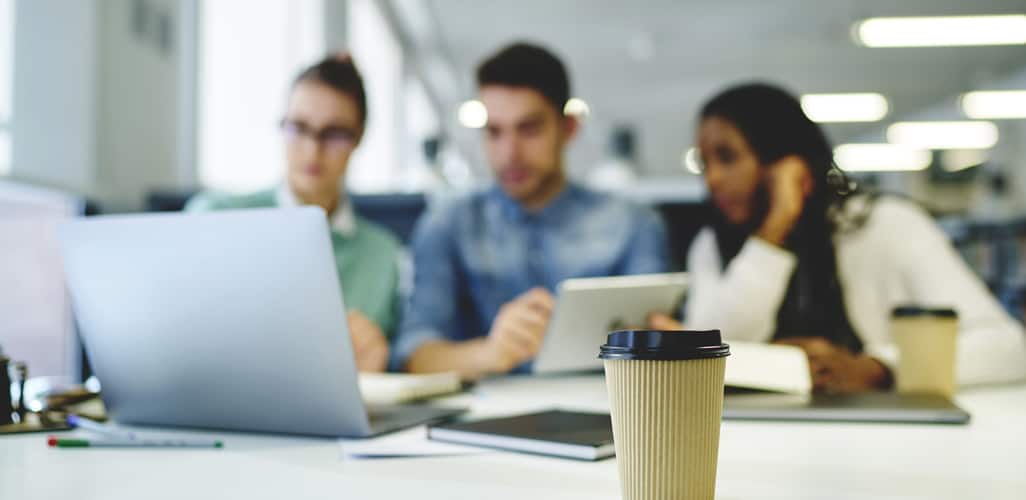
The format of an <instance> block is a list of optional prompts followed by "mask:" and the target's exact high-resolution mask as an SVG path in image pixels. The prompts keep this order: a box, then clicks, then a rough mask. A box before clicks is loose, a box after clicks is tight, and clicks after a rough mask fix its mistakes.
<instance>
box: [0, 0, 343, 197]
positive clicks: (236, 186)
mask: <svg viewBox="0 0 1026 500" xmlns="http://www.w3.org/2000/svg"><path fill="white" fill-rule="evenodd" d="M0 1H3V0H0ZM323 10H324V6H323V0H262V1H260V2H253V1H251V0H204V1H202V2H200V10H199V17H200V49H199V58H200V63H199V64H200V74H199V82H198V94H199V95H198V98H199V113H198V120H199V134H198V157H199V158H198V163H199V165H198V170H199V179H200V183H201V184H202V185H203V186H204V187H206V188H210V189H216V190H224V191H232V192H245V191H252V190H256V189H263V188H267V187H269V186H271V185H273V184H275V183H277V182H279V181H280V180H281V178H282V176H283V173H284V165H285V158H284V154H285V153H284V144H283V142H282V138H281V135H280V133H279V130H278V122H279V120H280V119H281V117H282V115H283V114H284V112H285V105H286V102H285V101H286V99H287V97H288V88H289V85H290V83H291V81H292V78H293V77H295V75H296V73H298V72H299V71H300V70H301V69H302V68H303V67H305V66H307V65H309V64H312V63H314V62H316V61H317V60H319V59H320V58H321V57H323V56H324V50H325V49H324V29H323V17H324V16H323Z"/></svg>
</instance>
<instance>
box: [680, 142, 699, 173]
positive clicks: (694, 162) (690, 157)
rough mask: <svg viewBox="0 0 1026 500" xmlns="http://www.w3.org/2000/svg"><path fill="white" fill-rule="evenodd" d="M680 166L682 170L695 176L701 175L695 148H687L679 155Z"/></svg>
mask: <svg viewBox="0 0 1026 500" xmlns="http://www.w3.org/2000/svg"><path fill="white" fill-rule="evenodd" d="M680 164H681V166H682V167H684V170H687V171H688V172H691V173H692V174H695V175H702V160H701V158H699V156H698V149H697V148H688V150H687V151H685V152H684V154H682V155H680Z"/></svg>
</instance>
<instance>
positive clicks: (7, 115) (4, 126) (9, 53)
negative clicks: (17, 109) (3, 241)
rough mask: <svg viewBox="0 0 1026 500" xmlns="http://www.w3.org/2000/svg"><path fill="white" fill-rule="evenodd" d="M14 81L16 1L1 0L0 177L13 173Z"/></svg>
mask: <svg viewBox="0 0 1026 500" xmlns="http://www.w3.org/2000/svg"><path fill="white" fill-rule="evenodd" d="M13 81H14V0H0V175H7V174H8V173H10V171H11V108H12V107H13V101H12V100H11V85H12V83H13Z"/></svg>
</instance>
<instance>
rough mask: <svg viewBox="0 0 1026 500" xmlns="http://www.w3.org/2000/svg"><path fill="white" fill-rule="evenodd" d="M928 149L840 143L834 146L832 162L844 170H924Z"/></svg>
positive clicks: (927, 161) (926, 166)
mask: <svg viewBox="0 0 1026 500" xmlns="http://www.w3.org/2000/svg"><path fill="white" fill-rule="evenodd" d="M932 160H933V158H932V155H931V153H930V151H927V150H925V149H917V148H910V147H906V146H899V145H895V144H842V145H840V146H837V147H836V148H834V162H836V163H837V166H838V167H841V170H844V171H846V172H910V171H918V170H925V169H927V168H928V167H929V166H930V163H931V162H932Z"/></svg>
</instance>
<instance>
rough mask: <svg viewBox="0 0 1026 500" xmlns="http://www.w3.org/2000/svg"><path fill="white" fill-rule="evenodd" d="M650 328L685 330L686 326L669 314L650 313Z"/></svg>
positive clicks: (648, 321)
mask: <svg viewBox="0 0 1026 500" xmlns="http://www.w3.org/2000/svg"><path fill="white" fill-rule="evenodd" d="M647 323H648V327H649V328H651V329H653V330H671V331H672V330H683V329H684V325H682V324H681V323H680V322H679V321H677V320H675V319H673V318H672V317H670V315H669V314H666V313H660V312H653V313H648V319H647Z"/></svg>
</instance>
